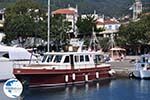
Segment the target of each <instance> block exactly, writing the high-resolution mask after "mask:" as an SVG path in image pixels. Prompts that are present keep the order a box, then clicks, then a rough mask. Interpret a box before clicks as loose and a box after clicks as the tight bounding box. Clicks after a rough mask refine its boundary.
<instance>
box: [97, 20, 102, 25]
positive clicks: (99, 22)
mask: <svg viewBox="0 0 150 100" xmlns="http://www.w3.org/2000/svg"><path fill="white" fill-rule="evenodd" d="M96 24H97V25H104V23H103V22H101V21H97V22H96Z"/></svg>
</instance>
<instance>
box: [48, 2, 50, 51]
mask: <svg viewBox="0 0 150 100" xmlns="http://www.w3.org/2000/svg"><path fill="white" fill-rule="evenodd" d="M49 40H50V0H48V31H47V52H49V51H50V50H49V49H50V46H49V45H50V41H49Z"/></svg>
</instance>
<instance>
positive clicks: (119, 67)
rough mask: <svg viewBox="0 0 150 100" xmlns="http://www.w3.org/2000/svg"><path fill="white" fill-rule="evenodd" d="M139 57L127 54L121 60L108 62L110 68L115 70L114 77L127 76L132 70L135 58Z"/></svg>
mask: <svg viewBox="0 0 150 100" xmlns="http://www.w3.org/2000/svg"><path fill="white" fill-rule="evenodd" d="M137 59H139V56H127V57H126V58H125V59H124V60H123V61H114V62H109V63H110V64H111V68H112V69H113V70H114V71H115V72H116V73H115V77H116V78H128V77H129V74H130V73H131V72H133V70H134V64H135V62H134V61H135V60H137Z"/></svg>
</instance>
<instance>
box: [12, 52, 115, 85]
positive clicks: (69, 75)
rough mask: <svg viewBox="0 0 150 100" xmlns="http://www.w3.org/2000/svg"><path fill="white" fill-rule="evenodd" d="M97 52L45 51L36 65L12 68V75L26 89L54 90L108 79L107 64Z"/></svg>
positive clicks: (109, 73) (108, 67) (109, 76)
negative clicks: (25, 86)
mask: <svg viewBox="0 0 150 100" xmlns="http://www.w3.org/2000/svg"><path fill="white" fill-rule="evenodd" d="M103 58H104V57H103V55H102V54H100V53H99V52H89V51H78V52H74V51H73V52H71V51H69V52H48V53H45V54H44V57H43V59H42V61H41V63H39V64H32V65H29V66H25V67H24V66H22V67H15V68H14V70H13V73H14V75H15V76H16V78H17V79H18V80H20V81H21V82H22V83H27V84H28V86H29V87H45V86H46V87H47V86H48V87H55V86H64V85H71V84H81V83H86V82H93V81H98V80H101V79H109V78H112V77H113V73H112V72H113V71H112V70H111V68H110V64H107V63H105V62H104V59H103Z"/></svg>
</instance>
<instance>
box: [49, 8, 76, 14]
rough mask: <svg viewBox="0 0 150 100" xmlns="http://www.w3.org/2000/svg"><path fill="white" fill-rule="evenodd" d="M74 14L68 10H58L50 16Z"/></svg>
mask: <svg viewBox="0 0 150 100" xmlns="http://www.w3.org/2000/svg"><path fill="white" fill-rule="evenodd" d="M75 13H76V12H75V11H74V10H69V9H58V10H55V11H53V12H52V14H69V15H74V14H75Z"/></svg>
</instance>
